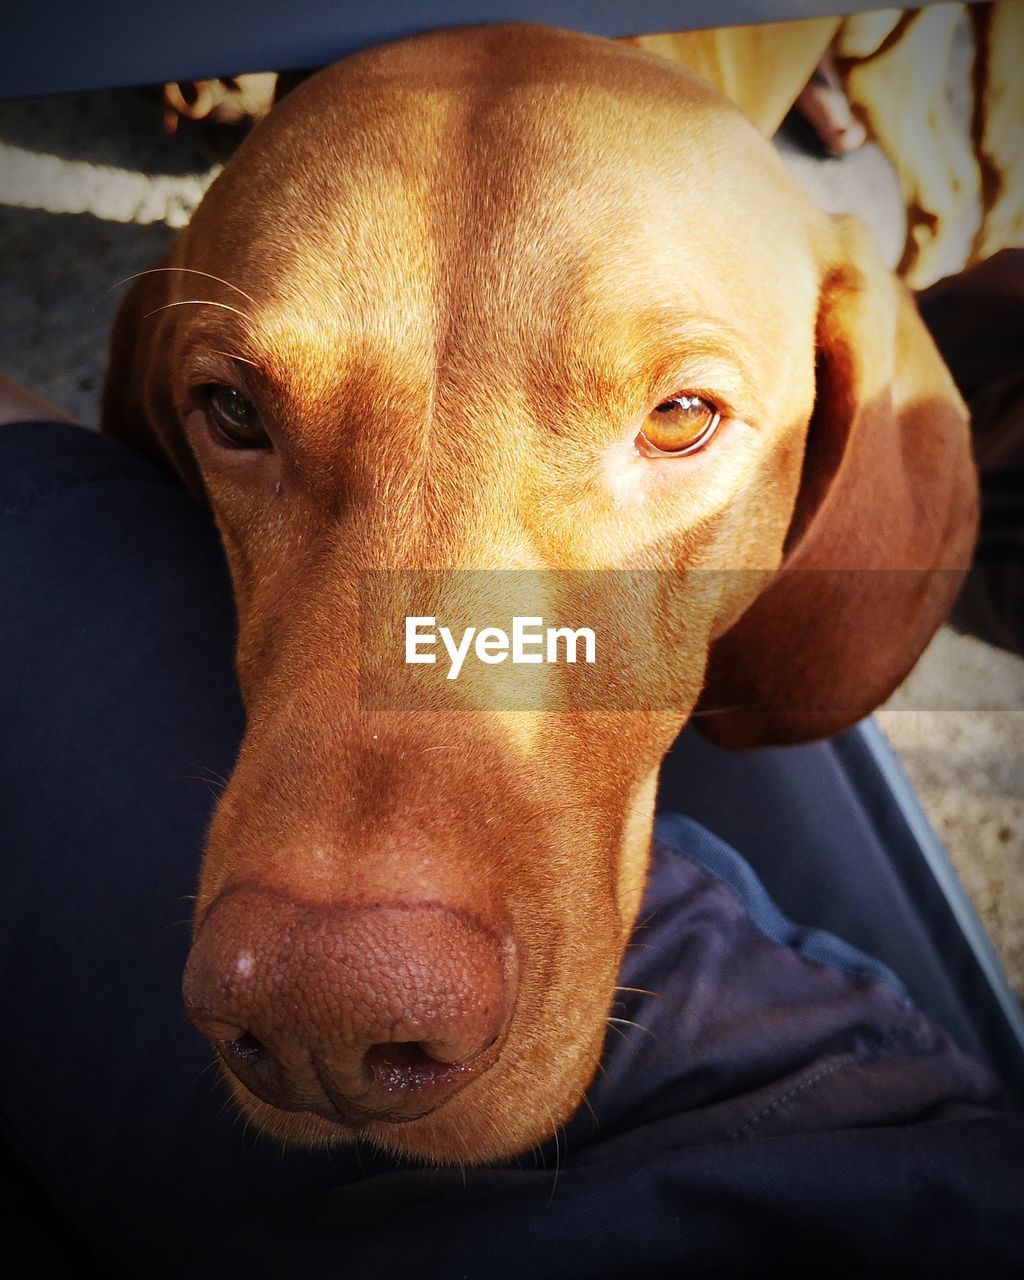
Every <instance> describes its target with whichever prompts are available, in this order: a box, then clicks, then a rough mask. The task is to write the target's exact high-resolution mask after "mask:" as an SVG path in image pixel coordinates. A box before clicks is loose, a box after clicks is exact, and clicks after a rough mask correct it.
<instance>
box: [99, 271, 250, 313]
mask: <svg viewBox="0 0 1024 1280" xmlns="http://www.w3.org/2000/svg"><path fill="white" fill-rule="evenodd" d="M163 271H181V272H184V274H186V275H190V276H205V277H206V279H207V280H216V281H217V283H218V284H222V285H224V287H225V288H227V289H234V291H235V293H239V294H241V295H242V297H243V298H244V299H245V300H246V302H251V303H252V305H253V306H256V299H255V298H253V297H251V296H250V295H249V294H248V293H246V292H245V290H244V289H240V288H239V287H238V285H237V284H232V283H231V281H230V280H225V279H224V277H223V276H215V275H214V274H213V272H212V271H200V270H199V268H198V267H150V268H149V269H148V270H147V271H136V272H135V274H134V275H132V276H125V278H124V279H123V280H118V282H117V284H112V285H111V286H110V288H109V289H108V290H107V293H113V292H114V290H115V289H120V287H121V286H122V285H123V284H131V282H132V281H133V280H141V279H142V277H143V276H155V275H159V274H160V273H161V272H163Z"/></svg>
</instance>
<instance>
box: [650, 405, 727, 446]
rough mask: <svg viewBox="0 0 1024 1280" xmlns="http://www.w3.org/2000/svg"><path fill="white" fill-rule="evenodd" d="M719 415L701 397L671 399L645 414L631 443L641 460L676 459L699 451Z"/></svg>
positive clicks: (714, 427) (712, 433) (715, 428)
mask: <svg viewBox="0 0 1024 1280" xmlns="http://www.w3.org/2000/svg"><path fill="white" fill-rule="evenodd" d="M721 420H722V415H721V414H720V413H719V412H718V411H717V409H715V408H714V406H713V405H710V404H708V402H707V401H706V400H705V399H703V397H701V396H691V395H685V396H672V398H671V399H669V400H663V401H662V402H661V404H659V405H657V406H656V407H655V408H654V409H653V410H652V412H651V413H650V414H649V415H648V418H647V421H646V422H645V423H644V426H643V430H642V431H641V432H640V434H639V435H638V436H637V438H636V440H635V441H634V442H633V443H634V445H635V447H636V451H637V453H639V454H640V455H641V457H644V458H666V457H669V458H679V457H683V456H685V455H686V454H688V453H696V452H697V451H698V450H699V449H703V448H704V446H705V445H706V444H707V443H708V441H709V440H710V439H711V437H712V436H713V435H714V434H715V432H716V431H717V430H718V424H719V423H720V422H721Z"/></svg>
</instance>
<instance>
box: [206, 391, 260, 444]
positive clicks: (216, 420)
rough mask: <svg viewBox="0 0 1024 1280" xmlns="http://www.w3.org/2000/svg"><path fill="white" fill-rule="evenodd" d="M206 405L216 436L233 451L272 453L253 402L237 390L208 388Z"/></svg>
mask: <svg viewBox="0 0 1024 1280" xmlns="http://www.w3.org/2000/svg"><path fill="white" fill-rule="evenodd" d="M206 404H207V409H208V413H209V418H210V424H211V426H212V427H213V430H214V434H215V435H216V437H217V440H218V442H219V443H220V444H226V445H227V446H228V447H229V448H232V449H269V448H270V447H271V444H270V437H269V436H268V435H267V433H266V431H265V430H264V427H263V420H262V419H261V418H260V415H259V413H258V411H257V409H256V407H255V406H254V405H253V403H252V402H251V401H250V400H247V399H246V398H245V396H243V395H242V393H241V391H238V390H236V389H235V388H234V387H209V388H208V389H207V392H206Z"/></svg>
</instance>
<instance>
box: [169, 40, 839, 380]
mask: <svg viewBox="0 0 1024 1280" xmlns="http://www.w3.org/2000/svg"><path fill="white" fill-rule="evenodd" d="M763 179H767V180H763ZM801 202H803V203H801ZM806 204H807V202H806V201H805V200H804V197H803V196H802V193H800V192H799V191H798V190H797V189H796V188H795V186H794V185H793V184H792V183H791V182H790V181H789V180H788V178H786V176H785V174H784V172H783V171H782V168H781V165H780V164H779V162H778V160H777V157H776V156H775V155H774V152H773V151H772V149H771V147H770V146H769V144H767V143H766V142H765V141H764V140H763V139H761V138H760V137H759V136H758V135H757V134H756V132H755V130H754V129H753V127H752V126H751V125H750V124H749V123H748V122H747V121H745V120H744V119H743V118H742V117H741V116H740V115H739V113H738V112H736V110H735V109H734V108H733V107H731V106H730V105H729V104H728V103H726V102H725V100H724V99H722V98H721V97H720V95H718V94H717V92H716V91H715V90H713V89H712V88H711V87H710V86H708V85H705V84H704V83H703V82H701V81H700V80H698V79H697V78H696V77H693V76H691V75H689V74H688V73H685V72H683V71H682V70H681V69H679V68H678V67H676V66H674V65H672V64H669V63H663V62H662V61H661V60H660V59H656V58H653V57H652V56H651V55H647V54H644V53H642V52H640V51H637V50H633V49H629V48H624V47H622V46H618V45H615V44H613V43H611V42H607V41H602V40H596V39H592V38H589V37H582V36H576V35H573V34H571V33H565V32H557V31H551V30H548V29H544V28H533V27H520V26H515V27H505V28H486V29H483V30H477V31H469V32H458V33H441V34H440V35H437V36H429V37H423V38H417V39H413V40H410V41H404V42H399V43H398V44H396V45H391V46H385V47H383V48H379V49H374V50H371V51H368V52H367V53H366V54H363V55H358V56H356V57H354V58H351V59H348V60H346V61H345V62H343V63H339V64H337V65H336V66H335V67H332V68H328V69H327V70H326V71H325V72H322V73H320V74H319V75H317V76H314V77H313V78H311V79H310V80H309V81H307V82H306V83H305V84H303V85H302V86H300V87H299V88H298V89H297V90H295V91H294V92H293V93H292V94H290V95H289V96H288V97H286V98H285V99H284V100H283V101H282V103H281V104H280V105H279V106H278V107H277V108H275V110H274V112H273V113H271V116H270V117H269V118H268V120H267V121H265V122H264V123H263V124H261V125H260V126H259V127H258V128H257V129H256V130H255V131H254V133H253V134H252V135H251V137H250V138H249V139H248V140H247V142H246V143H245V144H244V145H243V147H242V148H241V149H240V151H239V153H238V154H237V155H236V157H235V159H234V160H233V161H232V162H231V163H230V164H229V165H228V166H227V168H226V169H225V171H224V173H223V174H222V175H221V177H220V178H219V179H218V181H217V182H216V183H215V184H214V186H213V188H212V189H211V191H210V193H209V194H208V196H207V198H206V200H205V201H204V202H203V205H202V206H201V207H200V209H199V211H198V212H197V214H196V217H195V219H194V222H193V228H192V230H191V232H190V233H189V236H188V241H187V246H188V252H187V257H186V258H185V259H184V260H185V261H187V262H188V265H189V266H190V267H192V268H198V269H202V270H206V271H209V272H211V273H216V274H217V275H220V276H223V277H225V278H226V279H227V280H229V281H231V282H232V284H233V285H235V286H237V287H238V288H243V289H244V290H245V291H246V294H247V304H246V306H245V310H246V312H247V317H246V330H247V332H246V335H245V336H246V338H247V340H249V341H248V342H247V345H246V347H245V354H247V355H248V356H249V357H250V358H251V359H253V360H255V361H256V362H257V363H258V364H259V365H260V366H261V367H262V368H264V369H266V370H267V371H268V372H269V374H270V376H271V379H272V381H274V382H275V383H276V384H278V385H280V386H282V387H284V388H285V389H286V390H287V391H288V393H289V394H292V395H295V396H297V397H299V398H300V399H301V400H302V401H304V402H305V403H306V404H307V405H314V404H317V403H323V404H324V405H327V404H329V403H334V401H335V400H336V397H337V394H338V389H339V388H341V394H342V395H344V394H346V392H345V388H346V387H348V388H352V389H354V388H356V386H357V385H370V386H371V387H372V388H373V389H374V391H375V394H376V393H378V392H379V393H382V394H387V392H388V388H389V386H390V388H391V390H392V391H393V392H396V393H397V391H398V389H399V388H404V389H405V394H408V393H409V392H411V391H412V390H413V388H415V387H417V386H420V387H423V388H426V387H427V386H429V385H431V384H433V385H434V387H435V390H437V386H438V380H439V379H441V380H442V381H444V380H445V379H447V380H448V381H449V383H450V388H449V389H450V390H451V391H452V394H457V395H461V396H464V395H465V394H466V390H467V386H473V385H478V384H479V383H480V382H481V379H482V378H485V377H486V375H487V372H488V368H489V366H490V365H493V364H494V363H495V361H496V360H497V361H498V362H499V363H501V364H502V369H501V370H500V373H501V378H500V382H501V386H502V388H503V389H505V390H506V391H507V388H508V385H509V382H510V381H521V379H522V377H524V376H525V377H526V378H527V379H528V380H536V378H537V376H538V375H539V376H541V377H542V378H544V379H547V380H550V378H551V376H552V375H554V376H555V377H556V378H557V377H560V376H561V375H562V374H564V373H566V371H569V373H570V375H571V374H572V371H573V370H576V371H577V372H578V373H579V374H580V378H579V379H577V381H579V380H581V379H582V380H584V381H587V380H589V381H593V380H594V379H595V377H600V376H601V374H602V367H603V368H604V370H606V372H607V376H608V379H609V381H612V382H613V381H614V380H615V378H616V370H617V369H618V368H624V367H625V366H626V365H627V364H629V363H630V361H631V362H632V364H633V366H634V368H635V367H637V366H638V365H640V364H642V363H643V362H644V360H645V359H646V358H647V357H648V353H649V354H650V357H651V358H656V357H657V346H658V344H659V342H660V343H661V345H662V346H664V345H665V343H664V341H663V340H662V339H661V338H660V336H659V334H660V333H661V332H664V326H662V327H661V329H659V327H658V326H653V327H652V326H650V325H649V324H648V319H649V317H650V316H651V315H652V314H656V313H658V312H661V313H662V314H665V315H668V314H669V313H671V312H672V311H673V310H674V309H675V310H678V311H685V312H687V313H689V314H691V315H694V314H696V315H701V314H703V315H707V316H709V317H711V318H712V319H713V318H715V317H716V316H717V317H718V318H720V319H723V320H725V321H727V322H728V321H731V320H732V319H733V318H734V317H735V316H738V315H741V316H742V317H744V319H743V322H742V323H740V324H739V325H735V326H733V327H734V328H737V329H738V331H739V332H740V333H741V334H742V333H744V332H745V333H748V334H752V335H759V334H765V333H771V332H773V331H774V330H775V329H776V328H777V326H776V324H775V322H774V321H775V317H776V315H777V313H778V310H779V308H780V307H782V306H789V305H790V303H791V298H792V295H793V292H794V288H796V291H797V292H798V293H805V294H806V293H809V292H811V291H813V290H812V289H811V288H810V287H809V286H811V283H812V276H813V274H814V272H813V270H812V264H811V261H810V257H809V256H808V254H807V253H806V248H807V243H806V242H807V240H808V237H807V235H806V224H807V221H808V211H807V207H806ZM784 242H788V245H787V246H786V247H787V249H788V251H784V252H782V251H780V249H782V248H783V243H784ZM232 301H233V302H238V299H237V298H235V299H233V300H232ZM196 318H197V319H198V317H196ZM183 319H189V320H191V319H192V317H189V316H186V317H183ZM203 320H204V321H205V322H210V321H213V322H216V323H225V324H233V323H234V321H233V318H232V316H231V314H230V313H227V312H224V311H223V310H220V311H216V312H207V313H206V315H205V316H204V317H203ZM668 328H669V329H671V325H669V326H668ZM756 354H757V355H758V359H757V360H755V361H754V363H755V364H761V363H763V361H762V360H761V359H760V356H761V355H763V354H765V353H756ZM769 354H770V353H769ZM538 361H539V362H540V364H542V365H543V368H541V369H539V370H538V368H537V367H536V366H537V364H538ZM367 378H368V379H369V382H368V383H367ZM442 390H443V388H442Z"/></svg>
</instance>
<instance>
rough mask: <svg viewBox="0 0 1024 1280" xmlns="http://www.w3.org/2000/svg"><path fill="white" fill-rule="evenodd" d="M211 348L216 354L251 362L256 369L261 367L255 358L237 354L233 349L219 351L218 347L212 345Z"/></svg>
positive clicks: (229, 358)
mask: <svg viewBox="0 0 1024 1280" xmlns="http://www.w3.org/2000/svg"><path fill="white" fill-rule="evenodd" d="M209 350H210V351H211V352H212V354H213V355H215V356H224V357H225V358H226V359H228V360H238V361H240V362H241V363H242V364H251V365H252V367H253V368H254V369H258V368H259V365H258V364H257V363H256V361H255V360H249V359H247V358H246V357H245V356H236V355H235V354H234V352H232V351H219V350H218V349H217V348H216V347H210V348H209Z"/></svg>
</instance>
